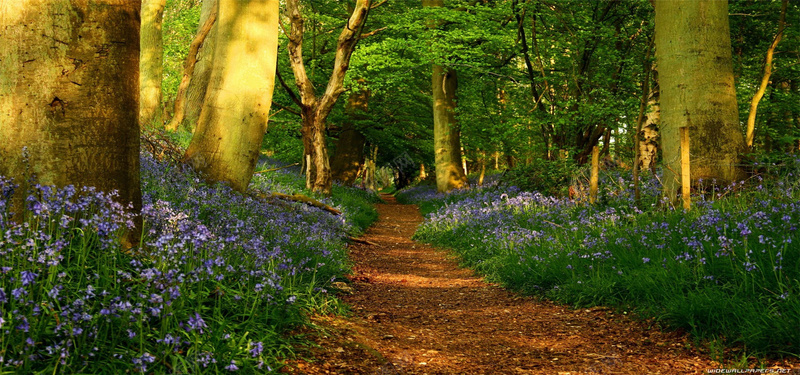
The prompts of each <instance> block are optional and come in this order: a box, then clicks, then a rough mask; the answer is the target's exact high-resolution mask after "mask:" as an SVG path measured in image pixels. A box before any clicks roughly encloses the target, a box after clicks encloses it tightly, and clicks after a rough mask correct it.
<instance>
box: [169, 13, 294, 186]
mask: <svg viewBox="0 0 800 375" xmlns="http://www.w3.org/2000/svg"><path fill="white" fill-rule="evenodd" d="M278 4H279V1H278V0H219V1H218V4H217V5H218V8H217V39H216V41H215V46H216V48H215V51H214V68H213V73H212V76H211V81H210V82H209V86H208V93H207V95H206V99H205V101H204V103H203V111H202V113H201V115H200V121H199V123H198V125H197V129H196V131H195V133H194V136H193V137H192V141H191V143H190V144H189V147H188V148H187V149H186V154H185V155H184V159H185V160H186V161H187V162H189V163H191V164H192V165H193V166H194V167H195V168H196V169H197V170H199V171H200V172H202V173H203V174H204V175H205V177H206V178H207V179H209V180H211V181H223V182H227V183H230V185H231V187H233V188H234V189H235V190H237V191H242V192H243V191H245V190H247V185H248V184H249V183H250V179H251V178H252V176H253V171H254V170H255V166H256V162H257V161H258V156H259V149H260V148H261V141H262V138H263V137H264V133H265V132H266V130H267V120H268V118H269V108H270V105H271V103H272V89H273V87H274V82H275V64H276V61H277V54H278V16H279V14H278Z"/></svg>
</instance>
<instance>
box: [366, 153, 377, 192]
mask: <svg viewBox="0 0 800 375" xmlns="http://www.w3.org/2000/svg"><path fill="white" fill-rule="evenodd" d="M377 158H378V146H376V145H370V146H369V153H368V154H367V160H366V161H365V162H364V169H365V170H364V178H363V182H364V187H365V188H367V189H370V190H376V185H377V184H376V183H375V169H376V166H377V165H376V164H377V162H376V160H375V159H377Z"/></svg>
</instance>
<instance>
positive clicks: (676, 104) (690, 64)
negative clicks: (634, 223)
mask: <svg viewBox="0 0 800 375" xmlns="http://www.w3.org/2000/svg"><path fill="white" fill-rule="evenodd" d="M654 3H655V14H656V15H655V20H656V25H655V33H656V34H655V35H656V57H657V60H658V70H659V87H660V89H661V98H660V99H661V126H660V135H661V140H662V142H661V146H662V151H663V160H664V164H665V171H664V181H663V182H664V192H665V195H666V196H667V197H669V198H670V199H671V200H673V201H674V200H675V197H676V193H677V189H678V186H679V185H680V182H679V173H680V137H679V129H680V128H682V127H688V128H689V134H690V138H691V174H692V180H697V179H701V178H702V179H703V180H706V181H712V180H716V182H717V183H718V184H727V183H729V182H731V181H734V180H736V179H738V178H740V176H741V170H740V169H739V168H738V167H737V165H736V164H737V163H738V162H739V154H740V152H742V151H743V150H744V146H745V144H744V138H743V137H742V132H741V130H740V128H739V114H738V108H737V102H736V87H735V86H734V82H733V62H732V57H731V38H730V30H729V25H728V2H727V1H725V0H720V1H699V0H692V1H673V0H655V2H654Z"/></svg>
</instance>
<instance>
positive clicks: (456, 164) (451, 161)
mask: <svg viewBox="0 0 800 375" xmlns="http://www.w3.org/2000/svg"><path fill="white" fill-rule="evenodd" d="M431 81H432V84H433V85H432V86H433V147H434V150H435V152H436V153H435V154H434V157H435V163H436V171H435V172H436V188H437V190H439V191H440V192H446V191H450V190H452V189H460V188H463V187H465V186H466V185H467V176H466V175H465V174H464V168H463V167H462V165H461V130H460V128H459V125H458V122H456V118H455V108H456V103H455V91H456V87H457V86H458V83H457V78H456V72H455V71H452V70H449V69H446V68H444V67H443V66H441V65H435V64H434V65H433V79H432V80H431Z"/></svg>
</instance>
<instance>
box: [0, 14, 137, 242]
mask: <svg viewBox="0 0 800 375" xmlns="http://www.w3.org/2000/svg"><path fill="white" fill-rule="evenodd" d="M76 4H77V5H76ZM139 6H140V2H139V1H135V0H105V1H93V2H89V3H86V2H74V1H69V0H59V1H56V0H27V1H4V2H3V3H2V6H0V40H2V41H3V42H2V43H0V175H5V176H9V177H13V178H15V182H16V183H17V184H20V185H21V188H20V189H19V190H18V192H19V194H17V195H16V197H15V198H16V199H17V200H16V202H15V204H16V205H17V209H19V208H20V207H21V206H20V205H21V199H22V197H23V195H24V194H25V192H26V190H27V183H28V178H30V177H32V176H30V175H28V174H27V172H26V170H27V168H30V169H29V171H30V172H31V173H33V174H35V176H36V181H37V182H38V183H41V184H45V185H56V186H64V185H70V184H71V185H75V186H77V187H80V186H95V187H97V188H98V189H99V190H102V191H111V190H117V191H118V192H119V200H120V203H123V204H128V203H131V204H132V207H133V210H139V209H140V208H141V190H140V187H139V122H138V117H139V100H138V94H139ZM23 147H27V150H28V151H27V153H28V154H29V157H28V158H27V162H23V160H24V158H23V156H22V149H23ZM135 237H136V234H135V233H129V236H128V239H130V241H129V242H128V243H127V244H128V245H130V244H132V243H133V241H134V240H133V238H135Z"/></svg>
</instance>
